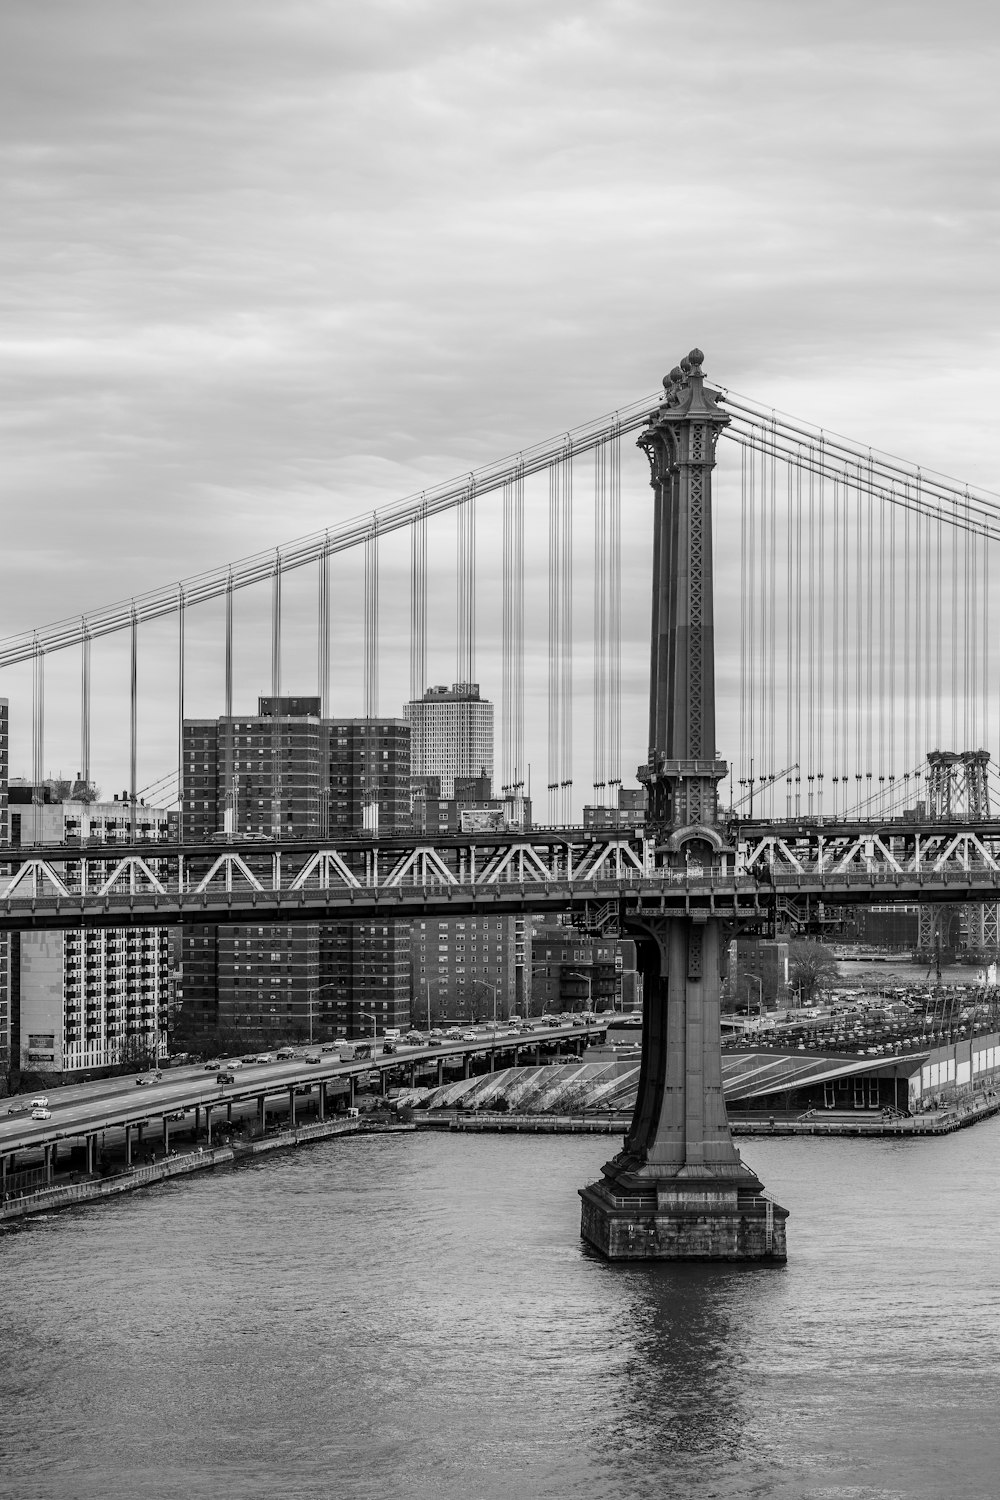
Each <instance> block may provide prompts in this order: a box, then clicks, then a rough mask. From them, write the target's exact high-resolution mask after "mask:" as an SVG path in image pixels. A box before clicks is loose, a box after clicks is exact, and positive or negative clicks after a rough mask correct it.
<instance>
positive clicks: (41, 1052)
mask: <svg viewBox="0 0 1000 1500" xmlns="http://www.w3.org/2000/svg"><path fill="white" fill-rule="evenodd" d="M62 789H63V788H61V787H60V785H59V783H52V782H49V783H46V784H44V785H42V786H40V787H37V786H31V785H27V784H21V785H17V784H15V785H14V786H13V787H12V788H11V789H10V797H11V806H10V809H9V821H10V838H11V843H12V844H13V845H14V846H16V847H19V846H20V845H22V844H28V843H32V844H64V843H68V842H76V841H80V840H87V839H89V840H92V841H93V840H97V841H99V842H100V843H111V844H114V843H120V842H123V841H125V840H127V839H128V838H129V837H130V832H131V823H132V809H131V804H130V803H129V801H128V800H127V799H123V800H122V801H120V802H119V801H117V800H115V801H111V802H93V801H89V800H88V801H83V800H79V799H76V798H70V799H66V800H60V796H61V791H62ZM73 789H74V790H79V789H80V788H79V784H76V785H75V786H74V788H73ZM135 817H136V825H137V830H138V834H139V837H140V838H143V839H152V840H164V841H166V840H169V839H170V838H172V837H174V836H176V826H177V815H176V813H174V812H171V811H168V810H167V809H165V808H159V807H147V806H146V805H145V804H144V803H141V804H139V805H138V806H137V807H136V809H135ZM153 864H154V866H155V858H154V859H153ZM15 936H16V942H15V944H14V945H13V951H12V953H11V960H12V962H11V965H10V968H11V989H12V1011H13V1012H14V1013H15V1014H16V1017H17V1053H18V1062H19V1065H20V1068H21V1069H22V1071H25V1072H32V1073H63V1074H69V1075H79V1074H81V1073H88V1072H91V1071H97V1070H98V1069H101V1068H108V1067H114V1066H116V1065H118V1064H120V1063H130V1062H132V1063H139V1064H147V1063H152V1062H154V1061H155V1060H156V1059H157V1058H158V1057H160V1056H162V1055H164V1054H165V1052H166V1050H167V1028H168V1024H169V1017H170V1003H171V984H172V979H173V972H172V970H173V964H172V955H171V945H170V934H169V932H168V930H167V929H166V928H165V927H118V928H110V929H103V930H95V929H93V928H80V929H73V930H69V931H65V932H62V931H60V932H21V933H18V934H16V935H15ZM12 1040H13V1038H12Z"/></svg>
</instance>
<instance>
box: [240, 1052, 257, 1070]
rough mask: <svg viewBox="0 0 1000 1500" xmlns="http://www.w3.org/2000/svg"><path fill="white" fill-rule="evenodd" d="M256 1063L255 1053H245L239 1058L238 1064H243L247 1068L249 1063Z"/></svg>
mask: <svg viewBox="0 0 1000 1500" xmlns="http://www.w3.org/2000/svg"><path fill="white" fill-rule="evenodd" d="M256 1061H257V1054H256V1052H247V1053H245V1054H244V1055H243V1057H241V1058H240V1062H241V1063H243V1064H245V1065H246V1066H248V1067H249V1065H250V1064H251V1063H255V1062H256Z"/></svg>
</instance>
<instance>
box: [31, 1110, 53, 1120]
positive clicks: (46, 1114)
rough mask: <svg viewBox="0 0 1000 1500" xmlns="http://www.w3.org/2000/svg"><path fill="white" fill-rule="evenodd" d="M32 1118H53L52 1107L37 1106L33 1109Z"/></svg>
mask: <svg viewBox="0 0 1000 1500" xmlns="http://www.w3.org/2000/svg"><path fill="white" fill-rule="evenodd" d="M31 1118H32V1119H33V1120H51V1118H52V1111H51V1109H41V1108H35V1109H33V1110H32V1111H31Z"/></svg>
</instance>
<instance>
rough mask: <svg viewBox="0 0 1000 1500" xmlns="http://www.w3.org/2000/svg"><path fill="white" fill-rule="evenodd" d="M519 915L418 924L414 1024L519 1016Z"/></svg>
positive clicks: (415, 927)
mask: <svg viewBox="0 0 1000 1500" xmlns="http://www.w3.org/2000/svg"><path fill="white" fill-rule="evenodd" d="M519 935H520V937H521V942H522V946H523V919H522V918H517V917H466V918H455V917H447V918H428V919H427V920H426V921H419V922H414V923H413V924H412V936H411V938H410V955H411V960H412V964H413V1020H414V1024H415V1025H420V1026H424V1025H437V1024H438V1022H440V1021H491V1020H492V1019H493V1017H494V1015H496V1018H497V1020H498V1021H506V1020H507V1019H508V1018H509V1017H510V1016H511V1015H515V1014H516V1013H517V1002H518V939H519Z"/></svg>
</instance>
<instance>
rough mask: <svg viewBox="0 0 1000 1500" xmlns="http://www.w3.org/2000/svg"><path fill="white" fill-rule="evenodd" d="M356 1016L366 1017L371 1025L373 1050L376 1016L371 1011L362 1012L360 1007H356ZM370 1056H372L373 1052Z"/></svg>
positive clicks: (373, 1045)
mask: <svg viewBox="0 0 1000 1500" xmlns="http://www.w3.org/2000/svg"><path fill="white" fill-rule="evenodd" d="M358 1015H359V1016H367V1017H368V1019H369V1021H371V1023H372V1048H373V1049H374V1047H375V1043H376V1042H377V1040H378V1016H377V1015H376V1014H375V1012H374V1011H373V1010H362V1009H361V1007H360V1005H359V1006H358ZM372 1055H373V1056H374V1050H373V1054H372Z"/></svg>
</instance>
